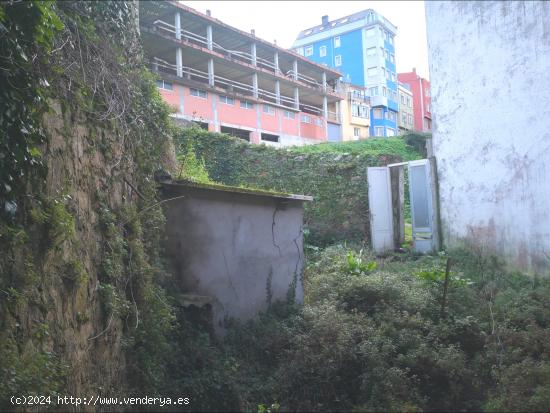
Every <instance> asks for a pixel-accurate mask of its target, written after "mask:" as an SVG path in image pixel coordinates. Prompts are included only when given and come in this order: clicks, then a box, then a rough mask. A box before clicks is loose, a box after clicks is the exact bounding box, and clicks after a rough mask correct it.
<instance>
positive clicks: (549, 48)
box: [426, 1, 550, 273]
mask: <svg viewBox="0 0 550 413" xmlns="http://www.w3.org/2000/svg"><path fill="white" fill-rule="evenodd" d="M426 18H427V33H428V49H429V58H430V81H431V84H432V114H433V126H434V128H433V131H434V136H433V146H434V154H435V156H436V157H437V160H438V173H439V179H440V183H439V186H440V203H441V219H442V226H443V236H444V242H445V244H446V245H447V246H452V245H457V244H460V243H461V242H463V241H464V240H466V241H467V242H470V243H476V244H484V245H485V246H486V248H487V249H489V250H493V251H495V252H499V253H501V254H502V255H503V256H505V257H507V258H508V261H509V262H510V263H512V264H514V265H516V266H517V267H519V268H521V269H524V270H532V271H539V272H544V273H549V272H550V270H549V266H550V254H549V253H548V252H549V251H550V212H549V211H550V171H549V168H548V162H549V160H548V153H550V133H549V132H548V119H549V118H550V85H549V84H548V83H547V82H543V81H541V79H545V78H546V76H547V73H548V71H549V70H550V42H548V41H547V40H545V39H548V38H549V25H548V24H547V22H548V21H549V20H550V6H549V4H548V3H546V2H534V1H526V2H497V1H472V2H426Z"/></svg>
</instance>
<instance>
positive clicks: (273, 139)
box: [261, 133, 279, 143]
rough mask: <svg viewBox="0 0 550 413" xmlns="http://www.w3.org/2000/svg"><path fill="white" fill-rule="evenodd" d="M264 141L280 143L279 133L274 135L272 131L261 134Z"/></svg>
mask: <svg viewBox="0 0 550 413" xmlns="http://www.w3.org/2000/svg"><path fill="white" fill-rule="evenodd" d="M261 139H262V141H266V142H276V143H279V135H272V134H270V133H262V134H261Z"/></svg>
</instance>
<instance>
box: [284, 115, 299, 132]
mask: <svg viewBox="0 0 550 413" xmlns="http://www.w3.org/2000/svg"><path fill="white" fill-rule="evenodd" d="M299 122H300V114H299V113H296V114H294V119H289V118H287V117H285V116H283V119H282V121H281V132H282V133H283V134H285V135H294V136H299V130H300V128H299V124H298V123H299Z"/></svg>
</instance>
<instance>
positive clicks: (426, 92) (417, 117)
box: [397, 68, 432, 132]
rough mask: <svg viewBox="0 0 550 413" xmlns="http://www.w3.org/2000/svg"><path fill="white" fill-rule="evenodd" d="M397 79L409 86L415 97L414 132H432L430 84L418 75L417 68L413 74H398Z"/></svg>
mask: <svg viewBox="0 0 550 413" xmlns="http://www.w3.org/2000/svg"><path fill="white" fill-rule="evenodd" d="M397 79H398V80H399V82H401V83H405V84H407V85H409V87H410V90H411V92H412V95H413V108H414V112H413V113H414V130H416V131H418V132H431V130H432V112H431V98H430V82H429V81H428V80H426V79H424V78H423V77H420V76H419V75H417V74H416V68H413V71H412V72H407V73H398V74H397Z"/></svg>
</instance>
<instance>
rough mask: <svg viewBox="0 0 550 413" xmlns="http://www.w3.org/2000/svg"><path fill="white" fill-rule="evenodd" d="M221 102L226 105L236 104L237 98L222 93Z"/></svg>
mask: <svg viewBox="0 0 550 413" xmlns="http://www.w3.org/2000/svg"><path fill="white" fill-rule="evenodd" d="M220 102H221V103H225V104H226V105H234V104H235V99H233V98H232V97H229V96H224V95H220Z"/></svg>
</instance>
